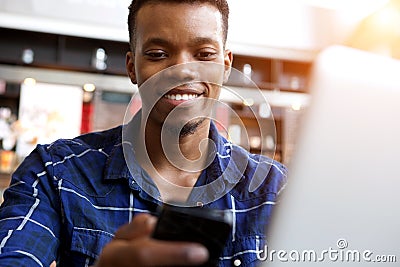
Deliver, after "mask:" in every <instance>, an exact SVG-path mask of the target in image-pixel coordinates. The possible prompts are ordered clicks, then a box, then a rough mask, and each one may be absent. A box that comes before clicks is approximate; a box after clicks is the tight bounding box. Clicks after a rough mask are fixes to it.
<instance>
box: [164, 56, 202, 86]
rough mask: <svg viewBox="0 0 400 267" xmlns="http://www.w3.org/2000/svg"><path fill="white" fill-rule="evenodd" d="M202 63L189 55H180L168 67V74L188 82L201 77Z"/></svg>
mask: <svg viewBox="0 0 400 267" xmlns="http://www.w3.org/2000/svg"><path fill="white" fill-rule="evenodd" d="M199 65H200V63H198V62H197V61H195V60H194V59H193V57H191V56H188V55H185V54H183V55H179V56H177V57H176V59H175V60H174V61H173V64H171V67H170V68H169V69H168V72H167V74H168V76H170V78H174V79H177V80H179V81H181V82H188V81H193V80H197V79H199V77H198V76H199V67H200V66H199Z"/></svg>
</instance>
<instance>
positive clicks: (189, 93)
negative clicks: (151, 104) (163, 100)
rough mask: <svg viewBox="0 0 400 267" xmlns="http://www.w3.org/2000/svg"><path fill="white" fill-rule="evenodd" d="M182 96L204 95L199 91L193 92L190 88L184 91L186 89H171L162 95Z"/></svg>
mask: <svg viewBox="0 0 400 267" xmlns="http://www.w3.org/2000/svg"><path fill="white" fill-rule="evenodd" d="M177 94H180V95H183V94H188V95H202V94H204V92H203V91H200V90H195V89H192V88H189V89H186V88H179V89H172V90H170V91H168V92H166V93H165V94H164V95H177Z"/></svg>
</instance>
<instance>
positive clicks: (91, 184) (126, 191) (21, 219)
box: [0, 116, 286, 267]
mask: <svg viewBox="0 0 400 267" xmlns="http://www.w3.org/2000/svg"><path fill="white" fill-rule="evenodd" d="M137 117H138V116H136V117H135V118H136V119H135V118H134V120H133V122H132V123H137ZM135 120H136V122H135ZM121 132H122V127H121V126H120V127H117V128H114V129H110V130H107V131H103V132H96V133H90V134H86V135H82V136H80V137H77V138H75V139H71V140H58V141H56V142H54V143H52V144H50V145H38V146H37V147H36V149H35V150H34V151H33V152H32V153H31V154H30V155H29V156H28V157H27V158H26V159H25V160H24V162H23V163H22V164H21V165H20V166H19V168H18V169H17V170H16V172H15V173H14V174H13V177H12V181H11V185H10V187H9V189H7V190H6V192H5V194H4V198H5V201H4V203H3V204H2V206H1V209H0V266H3V267H5V266H13V267H14V266H29V267H31V266H46V267H47V266H49V265H50V263H51V262H52V261H54V260H56V261H57V262H58V266H68V267H73V266H90V265H92V264H93V263H94V261H95V259H96V258H97V257H98V256H99V254H100V253H101V250H102V248H103V246H104V245H105V244H106V243H108V242H110V241H111V239H112V238H113V236H114V233H115V231H116V230H117V229H118V228H119V227H120V226H121V225H123V224H125V223H128V222H130V221H131V220H132V217H133V216H135V214H138V213H142V212H146V213H152V214H155V212H156V210H157V208H158V207H159V205H160V204H161V203H160V201H159V200H158V199H157V198H153V197H151V196H150V195H149V194H147V193H146V191H147V190H146V191H144V190H142V189H141V187H140V186H139V185H138V184H137V182H136V181H138V179H141V180H143V176H145V175H146V173H145V172H144V171H143V170H142V171H137V172H135V171H132V170H131V171H129V168H128V167H127V164H126V162H125V158H124V153H123V144H122V143H123V142H122V134H121ZM210 138H211V139H212V140H213V141H214V142H215V144H216V149H217V156H216V157H215V159H214V161H213V162H212V164H211V165H210V166H209V167H207V169H205V170H204V171H203V173H202V175H200V178H199V179H198V181H197V183H196V186H199V185H204V184H207V183H209V182H211V181H213V180H215V179H216V178H217V177H220V175H221V174H222V173H223V172H225V173H226V174H227V175H226V176H224V179H228V180H229V179H230V178H229V177H239V179H238V180H237V181H234V182H235V186H234V187H233V188H232V189H230V190H229V191H228V192H224V195H223V196H222V197H220V198H218V199H217V200H215V201H212V202H211V203H208V204H206V205H204V207H209V208H216V209H226V210H229V211H231V212H232V215H233V219H234V221H233V228H232V232H231V235H230V237H229V240H228V242H227V244H226V246H225V249H224V251H223V253H222V255H221V257H220V266H233V265H234V264H233V263H235V265H239V264H240V265H241V266H254V265H256V264H257V262H258V260H257V253H260V252H261V250H262V249H263V248H264V244H265V242H266V237H265V227H266V225H267V224H268V221H269V219H270V215H271V210H272V207H273V206H274V204H275V201H276V197H277V195H278V193H279V191H280V190H281V189H282V187H283V186H284V184H285V183H286V169H285V167H284V166H282V165H281V164H279V163H278V162H276V161H273V160H271V159H269V158H266V157H263V156H260V155H253V154H249V153H248V152H246V151H245V150H244V149H242V148H240V147H238V146H235V145H233V144H232V143H230V142H228V141H227V140H225V139H224V138H223V137H222V136H220V135H219V134H218V132H217V129H216V128H215V126H214V124H213V123H211V128H210ZM234 151H235V153H236V158H234V157H233V152H234ZM231 160H234V161H237V162H235V166H239V165H240V166H244V172H243V173H240V174H238V173H234V172H235V171H236V172H237V168H231V167H229V166H230V165H228V164H229V162H230V161H231ZM239 161H241V162H239ZM243 164H244V165H243ZM134 166H136V167H134V169H135V168H136V169H138V170H140V166H138V164H137V163H136V165H135V164H134ZM257 166H258V167H259V168H258V170H257V173H258V176H260V174H262V176H261V177H255V176H256V175H255V173H254V172H255V170H256V167H257ZM260 178H262V179H260ZM252 179H253V180H254V179H258V180H259V182H258V184H261V185H260V186H259V187H257V189H256V190H249V186H250V182H251V181H252ZM228 182H229V181H228ZM230 182H232V181H230ZM225 185H226V184H224V183H222V184H221V185H220V187H221V188H220V189H221V190H219V189H218V188H217V189H216V190H215V191H216V192H215V193H217V194H221V192H223V189H224V186H225ZM250 188H251V186H250ZM147 192H148V191H147ZM151 195H152V194H151ZM190 197H191V198H192V199H193V200H195V201H198V200H200V201H201V196H200V195H196V194H192V195H191V196H190Z"/></svg>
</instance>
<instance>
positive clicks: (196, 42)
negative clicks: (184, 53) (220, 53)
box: [191, 37, 219, 46]
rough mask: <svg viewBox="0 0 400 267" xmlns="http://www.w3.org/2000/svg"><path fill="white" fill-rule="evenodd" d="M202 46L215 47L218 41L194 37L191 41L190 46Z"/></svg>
mask: <svg viewBox="0 0 400 267" xmlns="http://www.w3.org/2000/svg"><path fill="white" fill-rule="evenodd" d="M204 44H212V45H215V46H217V45H218V44H219V43H218V40H216V39H214V38H210V37H196V38H194V40H193V41H191V46H197V45H204Z"/></svg>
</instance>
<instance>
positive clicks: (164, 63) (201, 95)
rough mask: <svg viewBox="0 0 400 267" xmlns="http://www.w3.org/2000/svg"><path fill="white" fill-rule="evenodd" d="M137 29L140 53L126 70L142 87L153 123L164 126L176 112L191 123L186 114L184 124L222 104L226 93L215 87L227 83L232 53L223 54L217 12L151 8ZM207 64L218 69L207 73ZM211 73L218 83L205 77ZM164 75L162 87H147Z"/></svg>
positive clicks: (205, 6) (192, 6)
mask: <svg viewBox="0 0 400 267" xmlns="http://www.w3.org/2000/svg"><path fill="white" fill-rule="evenodd" d="M136 23H137V27H136V29H137V31H136V34H135V36H136V43H135V46H134V47H135V51H134V52H133V53H132V52H129V53H128V54H127V70H128V73H129V76H130V78H131V80H132V82H134V83H137V84H138V86H139V91H140V94H141V96H142V99H143V110H144V111H146V110H147V111H148V112H150V116H149V122H150V123H157V124H159V125H162V123H163V122H164V120H165V118H166V117H167V116H168V114H169V113H170V112H171V111H172V110H173V109H174V108H176V107H177V106H179V107H180V108H181V109H183V110H185V112H183V113H184V114H186V118H184V117H185V116H184V115H183V114H182V118H181V119H182V120H185V119H186V120H190V118H189V117H188V116H189V115H188V113H190V112H186V111H193V113H192V114H198V113H197V112H198V111H201V110H204V109H205V108H207V101H204V100H205V99H208V98H211V99H218V97H219V93H220V90H221V89H220V86H218V85H216V84H214V82H215V83H217V84H221V83H222V81H223V80H224V79H226V78H227V75H228V73H229V68H230V66H231V62H232V54H231V52H229V51H226V50H225V48H224V43H223V27H222V19H221V14H220V13H219V11H218V9H216V8H215V7H213V6H212V5H209V4H179V3H156V4H146V5H144V6H143V7H142V8H141V9H140V10H139V12H138V14H137V21H136ZM202 62H209V63H217V64H218V65H217V64H213V65H212V66H209V67H204V64H202ZM196 63H198V64H196ZM182 64H183V65H182ZM206 65H209V64H206ZM202 69H203V70H202ZM207 69H208V71H206V72H208V74H209V73H210V71H211V70H212V74H213V75H214V77H204V75H203V74H204V70H207ZM161 71H163V72H162V75H158V76H160V77H162V78H159V79H158V83H154V84H153V85H152V86H151V87H150V86H146V84H145V82H146V81H148V79H149V78H150V77H154V75H156V74H158V73H160V72H161ZM208 74H206V75H205V76H209V75H208ZM215 76H217V77H215ZM163 78H164V79H167V80H168V81H166V80H165V81H164V82H163V80H162V79H163ZM210 79H211V80H212V81H213V82H210ZM171 86H172V87H171ZM168 87H169V88H168ZM148 96H150V97H148ZM146 99H150V101H146ZM155 101H157V102H156V103H154V102H155ZM177 114H179V113H177ZM175 117H176V116H175ZM178 117H179V115H178ZM188 118H189V119H188ZM199 121H201V120H200V119H198V121H197V122H195V124H196V123H197V124H198V123H199Z"/></svg>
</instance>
